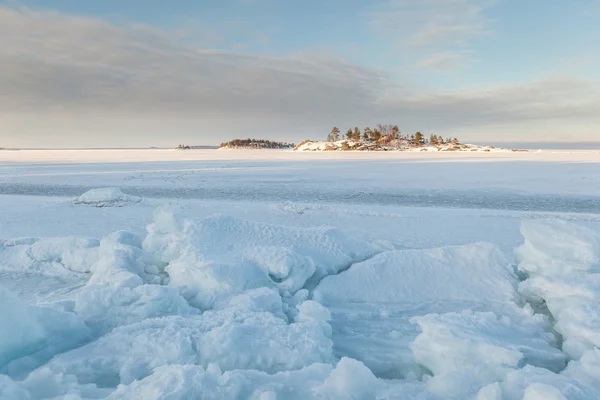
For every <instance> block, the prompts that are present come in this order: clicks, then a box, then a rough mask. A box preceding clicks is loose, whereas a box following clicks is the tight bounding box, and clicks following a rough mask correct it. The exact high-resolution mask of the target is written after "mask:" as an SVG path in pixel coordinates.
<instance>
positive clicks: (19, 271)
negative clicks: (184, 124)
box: [0, 152, 600, 400]
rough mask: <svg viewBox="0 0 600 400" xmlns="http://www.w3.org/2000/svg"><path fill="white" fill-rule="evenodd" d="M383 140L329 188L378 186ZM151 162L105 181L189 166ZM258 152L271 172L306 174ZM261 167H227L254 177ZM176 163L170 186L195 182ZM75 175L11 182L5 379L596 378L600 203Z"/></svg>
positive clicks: (315, 388)
mask: <svg viewBox="0 0 600 400" xmlns="http://www.w3.org/2000/svg"><path fill="white" fill-rule="evenodd" d="M220 153H223V152H220ZM225 153H227V154H230V152H225ZM234 153H235V152H231V154H234ZM177 154H180V157H194V154H195V153H193V152H192V153H186V152H177ZM188 154H189V155H188ZM269 154H273V157H283V155H282V154H284V153H279V152H273V153H269ZM287 154H288V153H285V157H289V155H287ZM293 154H295V153H293ZM301 154H304V153H298V154H296V155H295V156H298V157H304V158H306V159H308V158H310V157H312V156H310V155H309V154H310V152H309V153H307V155H301ZM413 155H414V157H421V156H419V155H417V154H416V153H415V154H413ZM319 156H323V157H328V156H326V155H325V153H323V154H319ZM396 156H397V155H394V157H396ZM409 156H410V155H407V156H406V157H409ZM430 156H432V157H434V158H436V159H437V157H438V156H437V155H435V154H431V155H430ZM480 156H482V155H479V156H476V155H473V157H480ZM491 156H494V157H504V153H497V154H495V155H491ZM509 156H510V157H513V155H507V156H506V157H509ZM223 157H224V156H223ZM332 157H333V156H332ZM335 157H356V160H357V161H358V160H359V159H360V158H361V157H363V155H362V154H361V155H356V154H355V155H352V156H350V155H348V156H347V155H345V154H341V152H340V153H339V154H338V155H335ZM383 157H384V159H385V157H388V158H387V160H388V161H389V162H388V163H387V164H385V165H384V164H381V165H379V167H378V166H377V165H376V164H377V163H375V162H373V163H374V165H370V164H369V163H359V162H357V163H356V165H353V167H352V168H354V171H357V170H358V169H364V170H365V171H366V172H365V173H364V174H362V175H361V174H360V173H359V174H357V175H356V180H357V182H358V183H352V182H350V181H348V180H343V179H342V181H341V182H338V183H333V184H332V185H333V187H334V188H335V187H338V188H339V187H341V186H344V185H348V186H349V188H348V190H350V191H354V192H356V190H357V188H358V187H359V186H360V185H365V186H369V185H370V184H371V180H373V186H372V187H370V189H369V190H371V189H373V193H375V194H374V196H376V195H377V194H378V193H379V194H380V193H381V190H379V189H382V186H377V185H380V184H382V181H381V180H380V181H377V179H379V178H376V177H377V176H389V174H390V173H391V172H393V170H389V171H388V169H389V168H390V166H391V165H393V163H394V162H396V161H391V160H392V159H391V158H390V157H391V156H383ZM440 157H441V156H440ZM465 157H466V156H465ZM469 157H470V156H469ZM514 157H516V156H514ZM519 157H521V156H519ZM522 157H525V158H527V157H534V154H533V153H529V154H527V155H523V156H522ZM311 160H312V159H311ZM369 160H371V161H372V159H369ZM209 161H210V160H209ZM209 161H206V165H205V167H206V168H208V169H204V170H203V171H205V172H206V171H208V170H209V169H210V168H213V167H215V165H218V164H215V165H212V164H210V162H209ZM313 161H314V160H313ZM405 161H406V160H405ZM262 162H264V161H260V162H258V161H257V163H258V164H260V163H262ZM0 164H1V163H0ZM359 164H360V165H359ZM418 164H419V163H412V164H411V163H408V162H405V163H400V162H398V163H397V165H398V166H401V167H402V168H404V167H406V168H408V169H411V168H416V169H419V168H425V167H423V166H421V167H416V165H418ZM423 164H425V163H423ZM455 164H460V163H455ZM465 164H471V165H470V166H469V168H466V167H465V169H464V171H467V170H472V169H478V168H474V167H473V164H472V163H465ZM48 165H49V166H48V167H47V168H50V169H52V171H48V174H50V175H51V174H53V173H54V172H56V170H57V169H61V168H63V167H62V166H59V165H57V166H52V165H51V163H50V164H48ZM141 165H146V167H148V168H152V169H153V172H152V175H143V174H142V175H140V176H139V177H137V178H132V177H131V176H129V175H127V174H125V175H121V176H118V174H117V173H114V174H113V173H111V174H106V176H105V177H104V178H101V179H98V181H99V182H94V183H100V184H102V185H105V184H106V186H107V187H109V186H111V187H117V186H118V187H123V188H124V190H125V191H126V192H127V193H135V194H139V193H138V192H136V190H137V189H134V188H135V187H136V185H138V184H139V185H141V186H143V184H141V183H140V182H144V179H146V178H148V181H147V184H148V186H152V185H155V184H156V183H157V182H158V180H157V179H159V178H157V177H158V176H162V177H163V178H164V179H166V180H169V179H175V178H173V177H174V176H175V175H173V173H174V171H173V168H175V167H174V165H171V164H164V163H163V164H160V165H152V166H150V165H149V164H144V163H142V164H141ZM182 165H183V164H182ZM220 165H221V166H223V164H220ZM265 165H266V169H265V172H264V174H263V172H260V171H261V169H260V168H259V166H258V165H254V168H255V169H254V172H256V173H258V174H259V177H258V178H255V179H259V180H260V182H263V183H264V184H265V187H264V190H266V191H270V190H272V189H273V188H275V187H278V188H283V189H282V190H290V191H297V190H298V188H299V187H301V186H296V184H297V183H295V182H296V181H295V180H296V179H297V178H298V176H297V175H296V176H287V178H286V177H285V176H283V175H277V173H276V172H274V171H273V170H272V168H271V165H270V164H268V163H267V164H265ZM329 165H330V166H332V168H334V169H336V168H342V166H343V165H342V164H339V165H338V164H335V163H332V164H329ZM344 165H345V166H348V165H349V164H344ZM507 165H508V164H507ZM0 166H1V165H0ZM322 166H323V165H320V164H318V163H317V169H318V168H319V167H322ZM139 167H140V166H139V165H138V166H135V165H132V166H131V168H134V169H135V168H139ZM146 167H145V168H146ZM247 167H248V164H244V163H242V164H237V163H236V162H231V163H230V164H228V166H227V171H228V172H224V171H223V170H219V169H218V168H216V169H214V171H213V172H214V173H215V174H221V173H223V174H224V175H223V177H224V178H223V179H224V181H227V179H229V178H231V177H232V176H234V175H235V174H239V176H238V177H239V178H240V180H239V181H236V180H235V179H234V180H233V182H234V183H235V182H239V183H241V182H242V180H243V179H248V177H249V175H248V174H247V173H246V169H247ZM359 167H360V168H359ZM14 168H15V167H14V166H11V167H8V169H6V170H4V172H3V170H0V178H1V177H2V176H3V175H2V174H3V173H4V174H8V175H10V174H13V173H14ZM27 168H29V167H27ZM27 168H25V169H27ZM115 168H116V170H115V171H111V172H116V171H117V170H118V169H119V168H125V167H124V166H123V165H121V166H115ZM294 168H300V166H299V164H295V165H294ZM344 168H345V167H344ZM432 168H433V167H432ZM532 168H535V167H532ZM561 168H562V169H561V171H563V170H565V169H566V170H568V169H569V168H574V169H576V170H577V171H580V169H581V168H584V166H582V165H581V164H577V165H571V164H563V165H561ZM451 169H452V168H451ZM459 169H460V168H458V169H457V168H454V169H452V171H453V172H452V174H454V173H455V172H456V171H458V170H459ZM234 170H235V171H238V172H235V173H234V172H232V171H234ZM432 170H433V169H432ZM6 171H8V172H6ZM165 171H167V172H165ZM320 171H321V172H323V179H324V180H322V181H318V182H320V184H327V182H329V181H327V179H328V178H327V177H328V176H329V177H331V176H334V175H336V174H338V172H339V170H336V171H333V172H331V174H330V175H327V174H328V172H324V170H323V169H321V170H320ZM386 171H387V172H386ZM436 171H440V173H443V172H444V171H446V170H445V168H444V167H439V166H438V167H436ZM188 172H189V171H188ZM188 172H186V173H188ZM396 172H397V171H396ZM396 172H394V173H396ZM413 172H414V171H413ZM163 173H164V175H161V174H163ZM199 174H201V173H199ZM260 174H263V175H260ZM269 174H270V175H269ZM406 174H408V175H411V176H412V172H410V171H408V172H406ZM509 175H510V174H509ZM559 175H560V174H559ZM11 176H12V175H11ZM43 176H44V175H43V173H42V172H40V171H38V170H35V168H34V169H32V170H30V171H29V173H28V174H25V175H24V177H23V178H19V177H18V174H17V175H14V177H11V178H6V180H7V181H8V182H9V183H10V182H13V181H14V180H19V179H20V180H21V181H23V182H25V181H28V180H30V181H36V180H39V181H40V182H41V181H43V180H44V179H46V178H43ZM77 176H79V175H77ZM117 176H118V178H117ZM179 176H182V177H183V176H184V175H183V174H182V175H179ZM198 176H199V175H198ZM215 176H216V175H215ZM267 176H268V177H270V178H268V179H266V178H265V177H267ZM315 176H316V175H312V176H311V177H309V178H310V179H312V178H314V177H315ZM398 176H399V178H398V179H399V181H398V182H396V181H394V182H396V183H395V185H402V184H403V183H405V182H408V181H402V179H404V178H402V177H403V176H404V175H402V174H399V175H398ZM560 176H562V175H560ZM242 178H243V179H242ZM509 178H510V177H507V178H506V179H507V182H508V180H510V179H509ZM563 178H564V176H563ZM587 178H589V179H593V174H592V175H588V176H587ZM48 179H49V178H48ZM52 179H54V178H52ZM57 179H58V178H57ZM73 179H74V181H73V182H75V184H78V183H77V179H81V182H83V181H85V180H86V179H84V177H79V178H73ZM130 179H133V181H134V183H131V182H130ZM136 179H137V180H136ZM160 179H162V178H160ZM181 179H182V180H181V181H176V180H174V181H173V182H172V183H169V184H168V185H167V186H163V187H162V188H161V187H159V189H161V190H174V191H175V192H177V190H179V189H181V190H182V191H183V192H185V191H186V190H188V189H189V187H188V185H189V186H190V187H196V189H198V185H197V184H198V183H199V182H200V181H194V182H192V181H186V180H185V178H181ZM269 179H271V180H269ZM443 179H445V178H442V180H443ZM466 179H467V180H469V179H472V180H473V182H474V181H476V179H475V177H474V176H467V178H466ZM493 179H500V178H498V176H497V175H495V178H493ZM560 179H562V178H560ZM426 180H427V179H425V181H426ZM425 181H424V182H420V183H419V184H428V183H427V182H425ZM87 182H88V183H89V182H92V181H91V180H89V176H88V177H87ZM206 182H207V186H209V187H210V186H211V185H214V183H215V181H210V179H209V180H207V181H206ZM269 182H270V183H269ZM349 182H350V183H349ZM386 182H387V183H386V185H388V186H387V188H390V190H391V188H392V186H393V185H392V184H390V183H389V182H391V181H389V180H388V181H386ZM436 182H437V181H436ZM444 182H446V183H448V182H447V181H444ZM453 182H454V183H453V184H456V182H457V181H456V180H454V181H453ZM13 183H14V182H13ZM234 183H232V182H230V181H227V182H225V183H224V184H227V185H230V186H231V185H233V184H234ZM450 183H452V182H450ZM1 184H2V182H0V186H1ZM443 184H444V183H436V185H438V186H435V185H434V186H432V187H434V188H436V190H437V189H440V188H442V186H443ZM574 184H575V182H574ZM194 185H196V186H194ZM242 185H243V184H242ZM254 185H257V183H256V180H255V181H254ZM261 185H262V183H261ZM269 185H271V186H269ZM336 185H337V186H336ZM353 185H354V186H353ZM259 186H260V185H259ZM309 186H310V185H307V186H306V187H307V188H309V189H310V187H309ZM592 186H593V185H592ZM286 188H287V189H286ZM75 189H77V190H79V189H78V188H73V190H75ZM212 189H214V186H213V187H212ZM313 189H314V187H313ZM329 189H330V188H329V187H325V189H324V190H325V192H327V190H329ZM375 189H377V190H375ZM442 189H443V188H442ZM493 189H494V190H497V189H499V187H498V186H496V187H495V188H493ZM538 189H539V188H538ZM563 189H564V188H563ZM86 190H87V189H86ZM232 190H233V189H232ZM240 190H241V189H240ZM310 190H312V189H310ZM561 190H562V189H561ZM581 190H583V189H581ZM585 190H589V191H593V190H595V189H593V188H592V187H591V186H590V187H588V188H587V189H585ZM84 191H85V190H80V191H79V192H78V194H81V193H83V192H84ZM177 193H180V192H177ZM181 193H182V192H181ZM227 193H229V192H227ZM227 193H225V195H224V196H226V195H227ZM390 193H391V192H390ZM363 194H364V195H365V196H370V194H369V193H366V194H365V193H363ZM274 195H278V194H277V193H275V194H274ZM390 195H395V194H394V193H391V194H390ZM69 196H71V197H65V198H60V197H53V198H51V197H35V196H6V195H5V196H0V206H1V207H0V238H1V239H0V399H2V400H4V399H10V400H17V399H18V400H22V399H25V400H27V399H29V400H36V399H106V398H108V399H157V400H158V399H267V400H269V399H420V400H423V399H431V400H434V399H436V400H439V399H457V400H463V399H467V400H468V399H476V400H499V399H500V400H513V399H519V400H520V399H529V400H535V399H599V398H600V350H599V347H600V310H599V306H598V304H600V234H599V233H598V232H599V231H600V224H599V223H598V221H600V217H598V215H596V214H548V213H539V212H528V213H523V212H517V211H514V212H508V211H499V210H492V211H490V210H471V209H463V210H457V209H454V210H450V209H433V208H431V206H428V207H429V208H427V207H425V208H408V207H400V206H398V205H397V204H396V205H389V204H388V205H374V204H361V203H356V204H354V203H352V201H354V200H352V199H350V200H348V201H347V202H345V203H340V204H335V203H329V202H322V203H317V202H314V203H296V202H293V201H277V202H274V203H262V202H260V201H245V202H234V201H222V200H220V198H215V199H214V200H213V201H210V202H207V201H206V200H197V199H189V200H185V201H184V200H181V199H175V198H177V196H175V197H174V199H171V200H167V199H164V198H162V199H156V198H155V199H152V198H148V197H146V196H145V195H144V200H143V201H141V200H140V201H137V200H136V201H135V202H131V201H122V200H118V201H117V200H115V199H117V198H120V199H123V197H119V196H120V194H119V192H116V191H112V190H108V191H104V192H102V191H101V192H96V193H95V194H94V195H93V196H91V195H89V193H88V194H87V195H86V196H84V197H87V198H88V199H93V200H94V201H90V202H89V203H88V204H89V205H96V206H93V207H85V206H84V205H82V204H74V203H73V201H72V200H71V199H72V196H74V195H69ZM123 196H125V199H127V196H128V195H123ZM341 196H342V197H344V196H346V195H345V194H343V193H342V195H341ZM344 198H345V197H344ZM138 200H139V199H138ZM538 200H539V201H543V200H540V198H538ZM432 201H433V202H434V203H435V199H433V200H432ZM552 201H554V200H552ZM582 201H583V199H582ZM102 203H105V204H104V205H103V206H101V207H97V206H98V205H99V204H102ZM169 203H170V205H169ZM105 205H122V206H126V207H106V206H105Z"/></svg>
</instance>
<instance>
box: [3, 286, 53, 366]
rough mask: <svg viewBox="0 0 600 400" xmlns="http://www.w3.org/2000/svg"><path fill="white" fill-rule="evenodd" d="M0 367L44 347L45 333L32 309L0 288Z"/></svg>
mask: <svg viewBox="0 0 600 400" xmlns="http://www.w3.org/2000/svg"><path fill="white" fill-rule="evenodd" d="M0 304H1V305H2V306H1V307H0V321H2V322H1V323H0V366H3V365H5V364H6V363H7V362H9V361H10V360H13V359H15V358H18V357H22V356H26V355H28V354H30V353H33V352H35V351H37V350H39V349H40V348H41V347H43V345H44V340H45V339H46V332H45V330H44V327H43V325H42V323H41V322H40V321H39V320H38V318H37V315H36V313H35V312H33V311H32V308H31V307H30V306H29V305H27V304H25V303H23V302H22V301H20V300H19V299H18V298H17V297H16V296H14V295H13V294H12V293H10V292H9V291H8V290H6V289H4V288H3V287H2V286H0Z"/></svg>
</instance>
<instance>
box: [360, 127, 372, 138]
mask: <svg viewBox="0 0 600 400" xmlns="http://www.w3.org/2000/svg"><path fill="white" fill-rule="evenodd" d="M362 138H363V140H364V141H367V140H369V139H370V138H371V128H369V127H366V128H365V130H364V131H363V137H362Z"/></svg>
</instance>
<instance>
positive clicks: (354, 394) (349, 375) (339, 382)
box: [318, 357, 381, 399]
mask: <svg viewBox="0 0 600 400" xmlns="http://www.w3.org/2000/svg"><path fill="white" fill-rule="evenodd" d="M380 385H381V384H380V383H379V382H378V380H377V378H376V377H375V376H374V375H373V373H372V372H371V370H369V368H367V367H365V365H364V364H363V363H361V362H360V361H357V360H353V359H351V358H346V357H344V358H342V359H341V360H340V362H339V363H338V365H337V366H336V367H335V369H334V370H333V371H332V372H331V375H329V377H328V378H327V379H326V380H325V382H324V383H323V385H322V386H321V387H320V388H319V389H318V392H319V393H320V394H322V395H323V397H324V398H333V399H336V398H337V399H342V398H348V397H349V396H351V398H353V399H373V398H375V397H376V393H377V389H378V386H380Z"/></svg>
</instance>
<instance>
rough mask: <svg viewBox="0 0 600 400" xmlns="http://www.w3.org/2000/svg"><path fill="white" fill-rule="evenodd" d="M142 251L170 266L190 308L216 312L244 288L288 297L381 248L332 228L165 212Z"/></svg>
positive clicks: (160, 212) (158, 215)
mask: <svg viewBox="0 0 600 400" xmlns="http://www.w3.org/2000/svg"><path fill="white" fill-rule="evenodd" d="M148 231H149V234H148V236H147V237H146V239H145V240H144V244H143V247H144V249H145V250H146V251H147V252H150V253H153V254H156V255H157V256H158V257H159V259H160V260H161V261H163V262H164V263H166V264H168V266H167V267H166V268H165V270H166V271H167V273H168V275H169V282H170V283H169V284H170V285H171V286H174V287H178V288H179V289H180V290H181V292H182V293H183V295H184V297H185V298H186V299H188V301H190V302H191V304H193V305H195V306H197V307H199V308H202V309H208V308H212V307H213V306H214V305H215V303H217V302H218V301H221V300H222V299H225V298H227V297H228V296H231V295H233V294H237V293H241V292H243V291H244V290H248V289H255V288H259V287H273V288H277V289H278V290H279V291H280V293H281V294H282V295H285V296H289V295H291V294H293V293H295V292H296V291H297V290H299V289H300V288H302V287H304V286H305V285H307V284H308V285H310V282H311V281H312V282H318V280H320V279H321V278H322V277H324V276H326V275H329V274H335V273H337V272H339V271H342V270H344V269H346V268H348V267H349V266H350V265H352V264H353V263H355V262H358V261H362V260H364V259H366V258H368V257H371V256H373V255H374V254H376V253H377V252H379V251H380V249H379V248H378V247H377V246H375V245H373V244H370V243H367V242H364V241H361V240H358V239H355V238H353V237H350V236H347V235H346V234H344V233H343V232H341V231H339V230H337V229H332V228H309V229H302V228H293V227H285V226H275V225H267V224H261V223H258V222H251V221H244V220H241V219H237V218H232V217H226V216H216V217H211V218H206V219H203V220H187V219H184V218H178V217H177V216H175V215H174V214H173V212H171V211H169V210H165V209H160V210H158V211H157V212H156V213H155V216H154V222H153V223H152V224H151V225H150V226H149V227H148Z"/></svg>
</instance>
